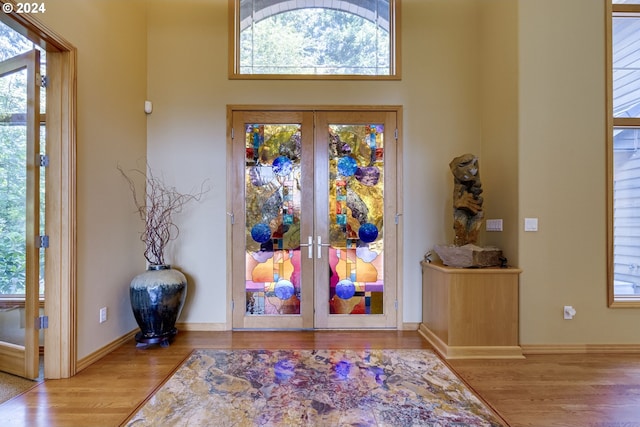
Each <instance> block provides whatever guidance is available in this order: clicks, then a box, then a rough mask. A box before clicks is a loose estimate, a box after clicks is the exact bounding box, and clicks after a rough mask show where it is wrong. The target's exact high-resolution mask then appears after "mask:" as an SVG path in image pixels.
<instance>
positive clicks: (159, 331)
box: [129, 265, 187, 346]
mask: <svg viewBox="0 0 640 427" xmlns="http://www.w3.org/2000/svg"><path fill="white" fill-rule="evenodd" d="M129 295H130V297H131V308H132V309H133V315H134V317H135V318H136V322H137V323H138V326H139V327H140V332H138V333H137V334H136V342H137V343H138V344H139V345H149V344H160V345H162V346H167V345H169V343H170V342H171V341H172V340H173V338H174V337H175V335H176V334H177V333H178V330H177V329H176V327H175V325H176V320H178V317H179V316H180V313H181V312H182V307H183V306H184V301H185V299H186V297H187V279H186V277H185V276H184V274H182V273H181V272H179V271H178V270H174V269H172V268H171V266H170V265H150V266H149V268H148V270H147V271H145V272H144V273H142V274H139V275H137V276H136V277H134V278H133V280H132V281H131V285H130V287H129Z"/></svg>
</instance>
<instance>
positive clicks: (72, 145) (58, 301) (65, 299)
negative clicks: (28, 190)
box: [0, 0, 77, 378]
mask: <svg viewBox="0 0 640 427" xmlns="http://www.w3.org/2000/svg"><path fill="white" fill-rule="evenodd" d="M4 3H12V4H13V5H15V4H16V1H14V0H0V4H4ZM37 16H38V15H34V14H21V15H18V14H16V13H12V14H10V15H7V14H0V20H2V22H4V23H6V24H7V25H9V26H10V27H11V28H13V29H14V30H16V31H18V32H19V33H21V34H23V35H25V36H26V37H28V38H29V39H30V40H32V41H34V42H35V43H39V44H40V46H42V47H43V48H44V49H45V50H46V51H47V75H48V77H49V87H48V88H47V109H46V110H47V115H48V119H49V120H48V122H47V152H48V154H49V159H50V166H49V169H48V172H47V175H48V178H47V190H46V195H47V196H46V197H47V203H46V214H45V215H46V218H47V231H48V233H49V236H50V242H51V244H50V246H49V249H47V251H46V252H45V257H46V264H47V268H46V270H45V280H46V283H47V286H46V288H45V298H46V301H47V304H46V306H45V314H46V315H47V316H48V317H49V329H46V330H45V347H46V348H47V352H46V353H45V377H46V378H66V377H70V376H73V375H74V374H75V372H76V358H77V342H76V328H77V325H76V228H75V224H76V91H77V86H76V64H77V62H76V57H77V52H76V48H75V47H74V46H73V45H72V44H70V43H69V42H67V41H66V40H65V39H64V38H62V37H60V36H59V35H58V34H57V33H55V32H54V31H52V30H51V29H50V28H48V27H47V26H46V25H44V24H43V23H42V22H40V21H39V20H38V18H37Z"/></svg>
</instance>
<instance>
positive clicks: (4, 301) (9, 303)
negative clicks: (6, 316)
mask: <svg viewBox="0 0 640 427" xmlns="http://www.w3.org/2000/svg"><path fill="white" fill-rule="evenodd" d="M24 307H25V301H24V298H0V309H8V308H24ZM38 308H40V309H42V308H44V299H40V301H39V302H38Z"/></svg>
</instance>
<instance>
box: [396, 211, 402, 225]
mask: <svg viewBox="0 0 640 427" xmlns="http://www.w3.org/2000/svg"><path fill="white" fill-rule="evenodd" d="M401 216H402V214H401V213H397V214H396V215H395V219H394V221H395V223H396V225H398V224H399V223H400V217H401Z"/></svg>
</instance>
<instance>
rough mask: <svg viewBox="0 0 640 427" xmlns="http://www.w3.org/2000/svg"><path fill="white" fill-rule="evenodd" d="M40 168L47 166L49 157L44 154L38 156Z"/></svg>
mask: <svg viewBox="0 0 640 427" xmlns="http://www.w3.org/2000/svg"><path fill="white" fill-rule="evenodd" d="M40 166H42V167H44V168H46V167H47V166H49V156H47V155H46V154H40Z"/></svg>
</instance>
